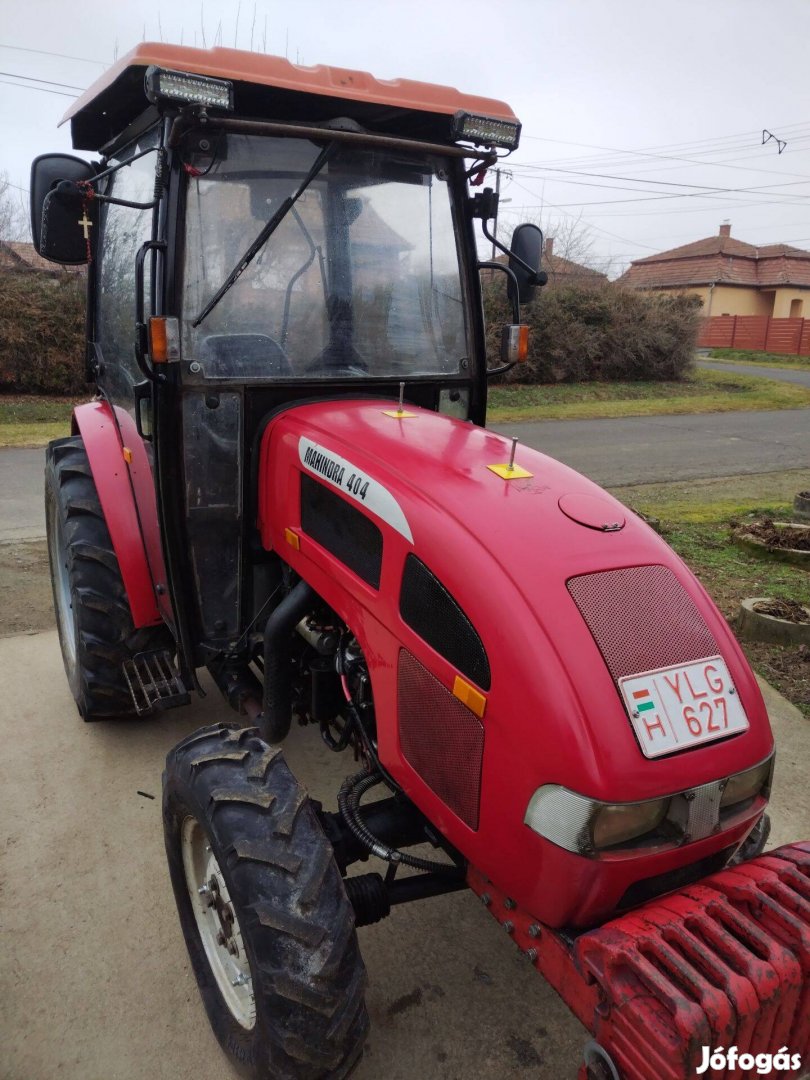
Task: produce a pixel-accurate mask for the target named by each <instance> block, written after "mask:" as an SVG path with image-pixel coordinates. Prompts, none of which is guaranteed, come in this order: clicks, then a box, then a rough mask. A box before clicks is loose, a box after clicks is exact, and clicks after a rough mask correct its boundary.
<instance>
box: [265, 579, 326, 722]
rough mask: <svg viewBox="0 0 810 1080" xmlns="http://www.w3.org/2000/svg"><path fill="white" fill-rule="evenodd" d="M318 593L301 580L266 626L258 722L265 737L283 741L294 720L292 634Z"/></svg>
mask: <svg viewBox="0 0 810 1080" xmlns="http://www.w3.org/2000/svg"><path fill="white" fill-rule="evenodd" d="M317 603H318V594H317V593H316V592H315V590H314V589H313V588H312V587H311V586H310V585H308V584H307V583H306V581H299V582H298V584H297V585H295V586H294V587H293V588H292V589H290V591H289V592H288V593H287V595H286V596H285V597H284V599H283V600H282V601H281V603H280V604H279V605H278V607H277V608H276V609H275V610H274V611H273V613H272V614H271V615H270V618H269V619H268V620H267V624H266V625H265V628H264V692H263V704H262V714H261V716H259V718H258V720H257V723H258V725H259V730H260V731H261V733H262V737H263V738H264V739H266V740H267V742H269V743H280V742H281V741H282V739H284V738H285V736H286V735H287V734H288V732H289V730H290V724H291V723H292V693H291V689H292V688H291V683H292V651H291V649H290V636H291V634H292V632H293V630H294V629H295V627H296V626H297V625H298V623H299V622H300V621H301V620H302V619H303V617H304V616H305V615H306V614H307V613H308V612H310V611H312V609H313V608H314V607H315V606H316V605H317Z"/></svg>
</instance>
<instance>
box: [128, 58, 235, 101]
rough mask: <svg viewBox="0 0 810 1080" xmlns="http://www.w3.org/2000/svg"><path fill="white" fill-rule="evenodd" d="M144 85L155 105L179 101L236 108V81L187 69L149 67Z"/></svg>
mask: <svg viewBox="0 0 810 1080" xmlns="http://www.w3.org/2000/svg"><path fill="white" fill-rule="evenodd" d="M145 88H146V96H147V98H149V100H150V101H151V102H152V104H153V105H158V104H165V103H166V102H169V101H180V102H185V103H186V104H188V105H206V106H208V107H209V108H212V109H227V110H228V111H231V110H232V109H233V83H232V82H228V80H227V79H206V78H205V77H204V76H202V75H189V74H188V72H185V71H168V70H167V69H166V68H159V67H150V68H147V69H146V76H145Z"/></svg>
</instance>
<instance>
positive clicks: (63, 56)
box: [0, 42, 108, 67]
mask: <svg viewBox="0 0 810 1080" xmlns="http://www.w3.org/2000/svg"><path fill="white" fill-rule="evenodd" d="M0 49H13V50H14V51H15V52H27V53H37V54H38V55H39V56H57V57H59V58H60V59H61V60H78V61H79V62H80V63H82V64H98V65H99V67H107V66H108V61H106V60H91V59H90V58H89V57H87V56H69V55H68V54H67V53H58V52H48V51H47V50H46V49H26V48H24V47H23V46H22V45H6V44H4V43H3V42H0Z"/></svg>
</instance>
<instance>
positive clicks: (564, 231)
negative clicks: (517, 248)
mask: <svg viewBox="0 0 810 1080" xmlns="http://www.w3.org/2000/svg"><path fill="white" fill-rule="evenodd" d="M520 221H521V222H529V223H531V224H532V225H537V226H539V228H541V229H542V230H543V237H544V239H545V251H544V260H543V269H544V270H545V271H546V272H547V273H548V276H549V280H550V281H552V282H559V281H561V280H572V279H576V278H580V277H583V278H587V277H590V275H588V274H587V271H588V270H593V271H595V272H596V273H597V274H607V273H608V271H609V269H610V259H609V258H605V257H603V256H599V255H596V254H594V251H593V246H594V238H593V234H592V233H591V231H590V229H589V227H588V225H587V223H586V222H584V221H583V220H582V217H581V215H580V216H577V217H574V216H573V215H571V214H566V215H565V216H564V217H562V216H561V217H553V216H551V215H542V216H541V215H529V214H521V216H520ZM514 224H515V225H517V224H518V221H517V220H516V221H515V223H514ZM502 226H503V227H504V228H503V231H504V232H506V227H505V226H506V222H502ZM501 239H504V238H503V237H501ZM567 263H570V264H573V265H572V266H567V265H566V264H567ZM577 267H579V268H582V269H583V271H585V272H583V273H578V272H577V269H576V268H577Z"/></svg>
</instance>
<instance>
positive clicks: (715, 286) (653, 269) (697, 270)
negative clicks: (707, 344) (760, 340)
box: [619, 224, 810, 319]
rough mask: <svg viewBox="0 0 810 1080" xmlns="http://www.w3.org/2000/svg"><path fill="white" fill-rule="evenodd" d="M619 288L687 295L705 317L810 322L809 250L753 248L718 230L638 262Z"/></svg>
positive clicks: (727, 227) (780, 246)
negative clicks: (696, 300) (695, 300)
mask: <svg viewBox="0 0 810 1080" xmlns="http://www.w3.org/2000/svg"><path fill="white" fill-rule="evenodd" d="M619 284H621V285H625V286H628V287H629V288H632V289H642V290H644V291H645V292H675V293H691V294H693V295H695V296H699V297H700V299H701V300H702V301H703V314H704V315H706V316H712V315H768V316H770V317H772V318H775V319H784V318H810V251H804V250H803V249H801V248H795V247H790V246H789V245H788V244H766V245H765V246H764V247H756V246H755V245H754V244H746V243H745V242H744V241H742V240H737V239H735V238H734V237H733V236H732V235H731V226H730V225H728V224H726V225H721V226H720V231H719V233H718V234H717V236H709V237H707V238H706V239H705V240H696V241H695V242H694V243H692V244H684V245H683V246H682V247H677V248H672V250H670V251H662V252H661V253H660V254H658V255H649V256H648V257H647V258H645V259H636V260H635V262H632V263H631V264H630V267H629V269H628V270H626V271H625V273H624V274H622V276H621V277H620V278H619Z"/></svg>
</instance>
